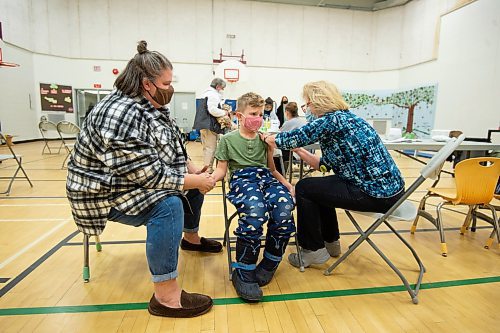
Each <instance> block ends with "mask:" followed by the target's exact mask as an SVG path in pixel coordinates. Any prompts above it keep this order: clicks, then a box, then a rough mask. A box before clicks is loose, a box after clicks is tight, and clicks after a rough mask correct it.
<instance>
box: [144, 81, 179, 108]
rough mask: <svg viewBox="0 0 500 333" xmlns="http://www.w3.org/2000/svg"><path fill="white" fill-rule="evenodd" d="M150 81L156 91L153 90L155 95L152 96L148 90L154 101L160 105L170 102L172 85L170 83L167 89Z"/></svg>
mask: <svg viewBox="0 0 500 333" xmlns="http://www.w3.org/2000/svg"><path fill="white" fill-rule="evenodd" d="M151 83H152V84H153V85H154V86H155V87H156V92H155V95H154V96H153V95H151V93H150V92H149V91H148V94H149V96H151V98H152V99H153V100H154V101H155V102H156V103H158V104H160V105H162V106H163V105H167V104H168V103H170V101H171V100H172V96H173V95H174V87H172V86H171V85H170V86H168V88H167V89H162V88H158V86H157V85H156V84H155V83H154V82H151Z"/></svg>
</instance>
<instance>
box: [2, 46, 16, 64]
mask: <svg viewBox="0 0 500 333" xmlns="http://www.w3.org/2000/svg"><path fill="white" fill-rule="evenodd" d="M2 59H3V58H2V48H0V67H19V65H18V64H14V63H11V62H4V61H3V60H2Z"/></svg>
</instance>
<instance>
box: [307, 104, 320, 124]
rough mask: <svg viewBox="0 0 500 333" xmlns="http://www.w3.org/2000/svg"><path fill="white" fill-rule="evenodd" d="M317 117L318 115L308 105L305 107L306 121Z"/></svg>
mask: <svg viewBox="0 0 500 333" xmlns="http://www.w3.org/2000/svg"><path fill="white" fill-rule="evenodd" d="M316 119H318V117H317V116H316V115H315V114H313V113H312V112H311V109H310V108H309V107H307V108H306V120H307V122H308V123H310V122H312V121H314V120H316Z"/></svg>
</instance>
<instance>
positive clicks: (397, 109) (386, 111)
mask: <svg viewBox="0 0 500 333" xmlns="http://www.w3.org/2000/svg"><path fill="white" fill-rule="evenodd" d="M436 93H437V85H433V86H424V87H417V88H414V89H406V90H397V91H389V90H377V91H369V92H366V91H365V92H355V91H353V92H345V93H343V94H342V95H343V96H344V99H345V100H346V102H347V103H348V104H349V105H350V106H351V111H352V112H353V113H355V114H357V115H358V116H360V117H362V118H364V119H387V120H391V127H397V128H401V129H402V132H403V136H404V137H406V138H410V139H414V138H417V137H418V138H425V137H429V136H430V133H431V130H432V129H433V128H434V116H435V114H436Z"/></svg>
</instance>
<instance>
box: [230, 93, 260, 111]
mask: <svg viewBox="0 0 500 333" xmlns="http://www.w3.org/2000/svg"><path fill="white" fill-rule="evenodd" d="M249 106H251V107H259V106H264V98H262V96H260V95H259V94H256V93H253V92H249V93H246V94H244V95H241V96H240V98H238V106H237V107H236V111H238V112H243V110H245V109H246V108H247V107H249Z"/></svg>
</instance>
